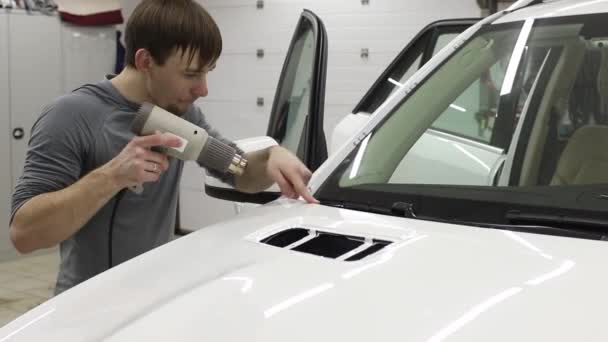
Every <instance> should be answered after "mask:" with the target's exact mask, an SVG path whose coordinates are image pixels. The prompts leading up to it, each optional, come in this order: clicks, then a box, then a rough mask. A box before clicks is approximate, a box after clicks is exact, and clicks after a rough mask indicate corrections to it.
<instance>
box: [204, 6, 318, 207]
mask: <svg viewBox="0 0 608 342" xmlns="http://www.w3.org/2000/svg"><path fill="white" fill-rule="evenodd" d="M307 24H308V25H310V27H311V28H312V31H313V34H314V40H315V43H314V44H315V50H314V57H313V71H312V76H311V90H310V97H309V104H308V112H307V116H306V120H305V123H304V128H303V130H302V136H301V137H300V144H299V148H298V150H299V149H300V148H302V151H303V154H302V155H298V157H299V158H300V159H301V160H302V161H303V163H304V165H306V166H307V167H308V168H309V169H310V170H311V171H314V170H316V169H317V168H318V167H319V166H320V165H321V164H322V163H323V162H324V161H325V160H326V159H327V144H326V140H325V133H324V131H323V114H324V108H325V80H326V75H327V31H326V30H325V25H324V24H323V21H322V20H321V19H320V18H319V17H318V16H317V15H316V14H314V13H313V12H312V11H310V10H307V9H304V10H303V11H302V14H301V15H300V18H299V20H298V23H297V25H296V28H295V30H294V35H293V37H292V40H291V43H290V45H289V49H288V51H287V55H286V57H285V62H284V63H283V67H282V70H281V74H280V77H279V82H278V85H277V89H276V93H275V98H274V101H273V106H272V109H271V115H270V119H269V122H268V129H267V135H268V136H270V137H272V138H276V137H277V136H278V129H277V127H278V121H279V120H281V119H282V118H283V117H284V115H286V114H285V113H280V112H279V109H280V107H281V105H282V104H281V103H280V100H281V99H280V95H281V92H282V89H283V88H284V87H286V86H290V85H289V84H287V83H286V77H287V76H288V75H286V74H287V72H288V71H289V70H288V65H289V62H290V60H291V58H293V57H294V55H293V53H294V52H293V50H294V45H295V43H296V41H297V40H298V38H299V32H300V30H301V27H302V25H307ZM292 79H293V78H292ZM275 140H276V139H275ZM279 140H280V139H279ZM279 144H280V141H279ZM205 193H206V194H207V195H209V196H211V197H214V198H217V199H223V200H228V201H232V202H247V203H256V204H264V203H268V202H271V201H273V200H275V199H277V198H279V197H280V196H281V194H280V193H279V192H269V191H264V192H260V193H257V194H248V193H242V192H239V191H238V190H236V189H232V188H218V187H211V186H208V185H205Z"/></svg>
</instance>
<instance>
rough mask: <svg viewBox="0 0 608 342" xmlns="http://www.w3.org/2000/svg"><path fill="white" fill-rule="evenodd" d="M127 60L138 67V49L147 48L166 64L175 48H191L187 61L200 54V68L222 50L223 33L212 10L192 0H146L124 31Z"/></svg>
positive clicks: (138, 6)
mask: <svg viewBox="0 0 608 342" xmlns="http://www.w3.org/2000/svg"><path fill="white" fill-rule="evenodd" d="M125 43H126V51H125V62H126V65H128V66H131V67H134V66H135V52H136V51H137V50H139V49H146V50H148V51H149V52H150V54H151V55H152V58H154V61H155V62H156V63H157V64H160V65H163V64H164V63H165V62H166V61H167V58H169V56H170V55H171V54H172V53H173V52H174V51H181V53H184V52H186V50H188V49H189V50H188V51H189V56H188V63H190V62H192V58H194V54H195V53H196V52H198V53H199V56H200V64H199V66H200V67H201V68H203V67H205V66H208V65H210V64H211V63H213V62H215V61H216V60H217V59H218V58H219V56H220V54H221V52H222V36H221V34H220V30H219V28H218V27H217V24H216V23H215V21H214V20H213V18H212V17H211V15H209V13H208V12H207V11H206V10H205V9H204V8H203V7H202V6H201V5H199V4H198V3H196V2H194V1H192V0H143V1H142V2H141V3H140V4H139V5H137V7H136V8H135V10H134V11H133V13H132V14H131V17H130V18H129V21H128V22H127V28H126V32H125Z"/></svg>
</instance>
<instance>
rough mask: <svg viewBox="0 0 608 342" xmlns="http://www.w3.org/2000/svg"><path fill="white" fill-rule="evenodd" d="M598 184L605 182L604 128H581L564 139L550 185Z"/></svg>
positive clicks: (607, 133)
mask: <svg viewBox="0 0 608 342" xmlns="http://www.w3.org/2000/svg"><path fill="white" fill-rule="evenodd" d="M599 183H608V126H600V125H589V126H583V127H581V128H579V129H577V130H576V131H575V132H574V134H572V136H571V137H570V139H569V140H568V144H567V145H566V148H565V149H564V151H563V152H562V155H561V157H560V159H559V162H558V164H557V168H556V171H555V174H554V175H553V179H551V185H580V184H599Z"/></svg>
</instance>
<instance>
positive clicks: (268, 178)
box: [235, 146, 318, 203]
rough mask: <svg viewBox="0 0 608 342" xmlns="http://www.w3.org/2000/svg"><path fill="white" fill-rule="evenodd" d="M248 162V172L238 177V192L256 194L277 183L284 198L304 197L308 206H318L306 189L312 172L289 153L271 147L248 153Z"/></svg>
mask: <svg viewBox="0 0 608 342" xmlns="http://www.w3.org/2000/svg"><path fill="white" fill-rule="evenodd" d="M245 158H247V162H248V163H247V168H245V172H244V173H243V175H241V176H239V177H235V186H236V189H237V190H239V191H242V192H247V193H256V192H260V191H263V190H265V189H267V188H268V187H270V186H271V185H272V184H274V183H275V182H276V183H277V184H278V185H279V188H280V189H281V193H282V194H283V195H284V196H286V197H289V198H298V197H299V196H302V197H303V198H304V199H305V200H306V201H307V202H308V203H318V201H317V200H316V199H315V198H314V197H313V196H312V195H311V194H310V192H309V191H308V187H307V184H308V181H309V180H310V177H311V175H312V174H311V172H310V170H308V168H307V167H306V166H305V165H304V164H303V163H302V162H301V161H300V160H299V159H298V158H297V157H296V156H295V155H293V154H292V153H291V152H289V151H288V150H287V149H285V148H283V147H281V146H272V147H269V148H266V149H262V150H259V151H254V152H249V153H246V154H245Z"/></svg>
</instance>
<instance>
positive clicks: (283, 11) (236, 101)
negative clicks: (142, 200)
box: [123, 0, 481, 229]
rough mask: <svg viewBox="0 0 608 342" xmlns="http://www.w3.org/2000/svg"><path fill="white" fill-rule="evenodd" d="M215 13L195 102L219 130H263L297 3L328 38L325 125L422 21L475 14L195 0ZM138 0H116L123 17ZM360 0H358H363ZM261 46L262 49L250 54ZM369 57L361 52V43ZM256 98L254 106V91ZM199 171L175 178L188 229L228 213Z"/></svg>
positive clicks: (346, 108)
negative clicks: (215, 36)
mask: <svg viewBox="0 0 608 342" xmlns="http://www.w3.org/2000/svg"><path fill="white" fill-rule="evenodd" d="M198 1H199V2H200V3H201V4H202V5H203V6H204V7H205V8H206V9H207V10H208V11H209V12H210V13H211V15H212V16H213V17H214V18H215V20H216V21H217V23H218V26H219V27H220V30H221V32H222V36H223V40H224V51H223V53H222V57H221V58H220V60H219V62H218V64H217V68H216V69H215V70H214V71H213V72H212V73H210V74H209V96H208V97H206V98H204V99H200V100H199V101H198V102H197V104H198V105H199V106H200V107H201V109H202V110H203V112H204V113H205V114H206V116H207V119H208V120H209V121H210V123H211V124H212V125H213V126H215V127H216V128H218V129H219V130H220V131H221V132H222V133H223V134H224V135H225V136H226V137H228V138H231V139H241V138H246V137H251V136H258V135H264V134H265V132H266V126H267V121H268V117H269V113H270V110H271V107H272V101H273V97H274V93H275V90H276V85H277V82H278V77H279V74H280V71H281V67H282V65H283V61H284V59H285V54H286V52H287V48H288V46H289V42H290V40H291V36H292V34H293V31H294V29H295V25H296V23H297V20H298V18H299V16H300V13H301V11H302V9H304V8H306V9H309V10H312V11H314V12H315V13H316V14H317V15H318V16H320V17H321V19H322V20H323V21H324V23H325V26H326V29H327V34H328V39H329V44H328V47H329V57H328V68H327V87H326V88H327V94H326V99H325V101H326V107H325V125H324V126H325V131H326V136H327V138H328V139H329V136H330V134H331V130H332V129H333V127H334V126H335V125H336V123H337V122H338V121H339V120H340V119H342V118H343V117H344V116H345V115H346V114H348V113H350V111H351V109H352V108H353V107H354V106H355V105H356V104H357V102H358V101H359V99H360V98H361V97H362V96H363V94H364V93H365V92H366V91H367V90H368V88H369V87H370V86H371V84H372V82H373V81H374V80H375V79H376V78H377V77H378V75H379V74H380V73H381V72H382V70H383V69H384V68H385V67H386V66H387V65H388V63H389V62H390V61H391V60H392V59H393V58H394V57H395V56H396V55H397V53H398V52H399V51H400V50H401V49H402V48H403V47H404V46H405V45H406V44H407V43H408V42H409V41H410V39H412V38H413V37H414V35H415V34H416V33H417V32H418V31H419V30H420V29H422V28H423V27H424V26H426V25H427V24H429V23H431V22H433V21H436V20H439V19H444V18H463V17H479V16H480V15H481V10H480V9H479V7H478V6H477V2H476V1H475V0H450V1H445V0H407V1H404V0H369V1H365V0H364V1H362V0H264V1H263V3H264V6H263V9H257V8H256V0H198ZM138 2H139V1H137V0H123V5H124V7H123V10H124V14H125V17H126V18H128V15H129V14H130V12H131V11H132V9H133V8H134V7H135V5H136V4H137V3H138ZM362 2H363V3H367V4H363V3H362ZM257 49H264V57H263V58H258V57H257V56H256V50H257ZM362 49H368V51H369V57H367V58H362V57H361V50H362ZM258 98H263V100H264V105H263V106H258V105H257V104H256V103H257V99H258ZM202 175H203V173H202V171H201V170H200V168H198V167H197V166H196V165H188V166H187V167H186V170H185V173H184V179H183V182H182V188H181V194H182V215H181V220H182V226H183V227H185V228H187V229H196V228H199V227H203V226H206V225H208V224H210V223H213V222H217V221H218V220H221V219H224V218H227V217H229V216H231V215H232V213H233V208H232V206H231V204H229V203H225V202H223V201H218V200H215V199H211V198H207V197H206V196H205V195H204V193H203V179H202Z"/></svg>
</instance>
